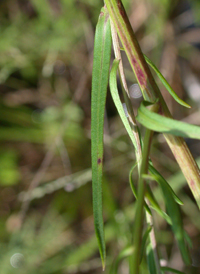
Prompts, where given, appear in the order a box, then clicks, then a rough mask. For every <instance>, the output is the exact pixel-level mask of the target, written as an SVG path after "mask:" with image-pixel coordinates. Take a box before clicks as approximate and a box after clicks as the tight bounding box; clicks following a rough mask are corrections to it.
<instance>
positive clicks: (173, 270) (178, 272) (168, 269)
mask: <svg viewBox="0 0 200 274" xmlns="http://www.w3.org/2000/svg"><path fill="white" fill-rule="evenodd" d="M161 270H162V271H166V272H172V273H177V274H185V273H184V272H182V271H179V270H176V269H174V268H171V267H167V266H163V267H161Z"/></svg>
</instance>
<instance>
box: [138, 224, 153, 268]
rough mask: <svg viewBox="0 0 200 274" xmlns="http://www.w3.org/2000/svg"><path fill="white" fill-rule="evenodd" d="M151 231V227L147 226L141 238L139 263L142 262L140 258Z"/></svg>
mask: <svg viewBox="0 0 200 274" xmlns="http://www.w3.org/2000/svg"><path fill="white" fill-rule="evenodd" d="M151 230H152V226H150V225H149V226H148V227H147V229H146V231H145V233H144V235H143V237H142V246H141V255H140V263H141V261H142V258H143V254H144V250H145V245H146V242H147V239H148V237H149V233H150V232H151Z"/></svg>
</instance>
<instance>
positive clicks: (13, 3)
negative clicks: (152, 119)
mask: <svg viewBox="0 0 200 274" xmlns="http://www.w3.org/2000/svg"><path fill="white" fill-rule="evenodd" d="M123 3H124V4H125V7H126V10H127V12H128V14H129V18H130V21H131V24H132V26H133V29H134V30H135V32H136V35H137V37H138V40H139V43H140V45H141V47H142V50H143V52H144V53H145V54H146V55H147V56H148V57H149V58H151V60H152V61H153V62H154V63H155V64H156V65H157V66H158V67H159V69H160V70H161V72H162V73H163V74H164V76H165V77H166V78H167V80H168V81H169V83H170V84H171V85H172V86H173V88H174V89H175V91H176V92H177V93H178V95H179V96H180V97H181V98H183V99H184V100H185V101H187V102H188V103H189V104H191V105H192V109H190V110H188V109H184V108H183V107H181V106H179V105H178V104H177V103H176V102H174V101H173V99H172V98H171V97H170V96H169V95H168V94H167V93H166V91H165V90H164V89H163V87H162V86H160V87H161V90H162V91H163V95H164V97H165V100H166V102H167V104H168V106H169V108H170V110H171V112H172V113H173V115H174V117H175V118H176V119H179V120H184V121H187V122H190V123H193V124H197V125H200V115H199V106H200V80H199V76H200V2H199V1H198V0H196V1H195V0H191V1H186V0H180V1H178V0H176V1H173V0H171V1H170V0H162V1H161V0H132V1H131V0H126V1H123ZM102 5H103V1H93V0H1V1H0V34H1V35H0V94H1V96H0V273H2V274H10V273H20V274H25V273H26V274H27V273H29V274H36V273H37V274H48V273H52V274H61V273H101V272H102V270H101V262H100V258H99V254H98V247H97V241H96V239H95V235H94V227H93V217H92V195H91V169H90V166H91V159H90V98H91V95H90V92H91V72H92V58H93V41H94V32H95V25H96V23H97V20H98V15H99V12H100V9H101V7H102ZM124 63H125V67H126V75H127V80H128V83H129V86H130V90H131V94H132V97H133V98H132V99H133V106H134V109H135V111H136V109H137V107H138V106H139V104H140V102H141V97H139V96H136V95H134V94H135V89H134V88H132V84H135V83H136V81H135V78H134V76H133V74H132V72H131V70H130V67H129V65H128V63H127V60H126V58H125V60H124ZM134 97H135V98H134ZM136 97H138V98H136ZM107 99H108V101H107V110H106V116H105V138H104V139H105V157H104V158H105V161H104V171H105V172H104V175H105V177H104V184H103V203H104V219H105V228H106V231H105V232H106V241H107V269H106V271H105V272H106V273H109V269H110V266H111V265H112V263H113V261H114V259H115V258H116V256H117V255H118V254H119V252H120V251H121V250H123V248H125V247H126V246H127V245H128V244H129V243H130V240H131V233H132V226H133V217H134V198H133V195H132V193H131V191H130V187H129V183H128V172H129V170H130V168H131V166H132V164H133V163H134V159H135V157H134V151H133V148H132V146H131V143H130V140H129V138H128V137H127V135H126V132H125V130H124V129H123V125H122V123H121V121H120V119H119V117H118V115H117V113H116V110H115V107H114V105H113V103H112V101H111V98H110V95H109V94H108V98H107ZM187 142H188V145H189V147H190V148H191V151H192V153H193V155H194V157H195V158H198V157H199V156H200V145H199V142H198V141H193V140H187ZM151 157H152V160H153V162H154V164H155V166H156V167H157V169H158V170H159V171H160V172H161V173H162V175H163V176H165V178H167V179H168V180H169V182H170V183H171V184H172V187H173V189H174V190H175V191H176V192H177V193H178V194H179V197H180V198H181V199H182V200H183V202H184V206H182V207H181V210H182V216H183V222H184V226H185V229H186V231H187V232H188V234H189V235H190V237H191V239H192V242H193V247H192V248H191V254H192V257H193V266H191V267H185V266H184V265H183V262H182V260H181V258H180V255H179V252H178V249H177V245H176V243H175V241H174V238H173V234H172V232H171V230H170V228H169V226H168V225H166V223H164V222H163V220H162V219H160V217H159V216H157V215H155V230H156V236H157V241H158V243H159V249H160V255H161V257H162V258H163V264H165V262H166V261H167V262H169V263H168V264H169V265H170V266H171V267H175V268H177V269H180V270H184V271H185V272H186V273H200V248H199V246H200V234H199V230H200V218H199V211H198V209H197V206H196V204H195V202H194V200H193V197H192V195H191V193H190V191H189V189H188V186H187V183H186V181H185V179H184V178H183V176H182V174H181V172H180V171H179V167H178V166H177V164H176V162H175V160H174V158H173V156H172V154H171V152H170V151H169V148H168V147H167V145H166V143H165V141H164V139H163V137H162V135H160V134H156V135H155V138H154V142H153V148H152V151H151ZM197 160H198V159H197ZM199 162H200V161H199ZM135 180H137V174H135ZM153 187H154V191H155V192H156V197H157V198H158V200H159V201H160V203H161V205H162V203H163V199H162V196H161V193H160V192H159V189H157V186H156V185H153ZM119 273H123V274H126V273H128V265H127V261H123V262H122V263H121V264H120V269H119ZM142 273H144V274H145V273H147V268H146V263H145V260H144V262H142Z"/></svg>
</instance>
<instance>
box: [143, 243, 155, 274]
mask: <svg viewBox="0 0 200 274" xmlns="http://www.w3.org/2000/svg"><path fill="white" fill-rule="evenodd" d="M146 252H147V265H148V269H149V273H150V274H157V273H158V272H157V269H156V263H155V258H154V253H153V249H152V246H151V243H150V244H149V245H148V246H147V249H146Z"/></svg>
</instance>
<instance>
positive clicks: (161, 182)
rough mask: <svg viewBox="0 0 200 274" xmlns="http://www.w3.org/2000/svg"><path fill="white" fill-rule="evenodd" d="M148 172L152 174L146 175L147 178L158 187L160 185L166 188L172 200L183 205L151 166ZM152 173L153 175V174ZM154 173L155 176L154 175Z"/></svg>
mask: <svg viewBox="0 0 200 274" xmlns="http://www.w3.org/2000/svg"><path fill="white" fill-rule="evenodd" d="M149 171H150V172H151V173H152V174H151V175H148V178H149V179H150V178H151V179H153V180H155V181H156V182H157V183H158V184H159V185H160V186H161V185H162V187H163V188H168V190H169V192H170V193H171V195H172V197H173V198H174V201H176V202H177V204H179V205H183V202H182V201H181V200H180V199H179V198H178V196H177V195H176V193H175V192H174V191H173V189H172V188H171V186H170V185H169V184H168V182H167V181H166V180H165V179H164V178H163V176H162V175H161V174H160V173H159V172H158V171H157V170H155V168H154V167H153V165H151V164H149ZM153 172H154V174H153ZM155 173H156V175H155Z"/></svg>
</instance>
